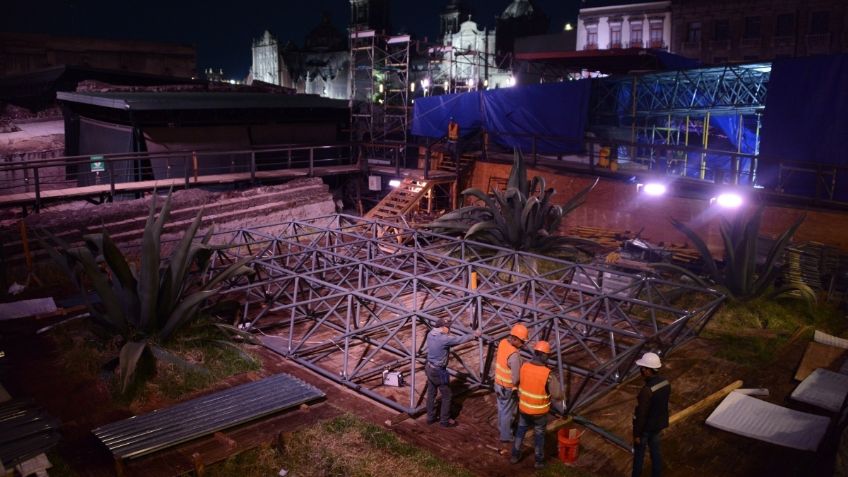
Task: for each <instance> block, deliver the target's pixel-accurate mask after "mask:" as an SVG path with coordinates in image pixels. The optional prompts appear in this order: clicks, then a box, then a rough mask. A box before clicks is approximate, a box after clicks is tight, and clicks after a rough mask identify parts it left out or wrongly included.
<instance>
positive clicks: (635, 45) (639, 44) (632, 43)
mask: <svg viewBox="0 0 848 477" xmlns="http://www.w3.org/2000/svg"><path fill="white" fill-rule="evenodd" d="M624 47H625V48H645V43H643V42H641V41H628V42H627V43H626V44H625V46H624Z"/></svg>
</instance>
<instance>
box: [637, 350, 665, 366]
mask: <svg viewBox="0 0 848 477" xmlns="http://www.w3.org/2000/svg"><path fill="white" fill-rule="evenodd" d="M636 365H637V366H642V367H643V368H651V369H660V368H661V367H662V362H660V357H659V356H657V354H656V353H645V354H643V355H642V357H641V358H640V359H639V360H637V361H636Z"/></svg>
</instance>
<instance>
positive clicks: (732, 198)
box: [711, 192, 745, 209]
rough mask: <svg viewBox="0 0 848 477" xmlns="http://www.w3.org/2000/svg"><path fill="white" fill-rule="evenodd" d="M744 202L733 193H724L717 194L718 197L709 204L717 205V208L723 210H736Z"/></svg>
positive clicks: (739, 196)
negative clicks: (722, 208)
mask: <svg viewBox="0 0 848 477" xmlns="http://www.w3.org/2000/svg"><path fill="white" fill-rule="evenodd" d="M744 201H745V200H744V199H743V198H742V196H741V195H739V194H735V193H733V192H724V193H722V194H719V196H718V197H716V198H715V199H713V200H712V201H711V202H714V203H716V204H718V206H719V207H724V208H725V209H737V208H739V206H741V205H742V203H743V202H744Z"/></svg>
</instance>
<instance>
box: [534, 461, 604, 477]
mask: <svg viewBox="0 0 848 477" xmlns="http://www.w3.org/2000/svg"><path fill="white" fill-rule="evenodd" d="M594 475H595V474H590V473H589V472H586V471H585V470H581V469H580V468H577V467H569V466H567V465H565V464H563V463H562V462H560V461H559V460H554V459H548V464H547V465H546V466H545V468H544V469H542V470H539V471H536V476H537V477H594Z"/></svg>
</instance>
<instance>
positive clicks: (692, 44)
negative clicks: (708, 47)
mask: <svg viewBox="0 0 848 477" xmlns="http://www.w3.org/2000/svg"><path fill="white" fill-rule="evenodd" d="M682 50H683V51H684V52H700V51H701V41H700V40H698V41H684V42H683V45H682Z"/></svg>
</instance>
